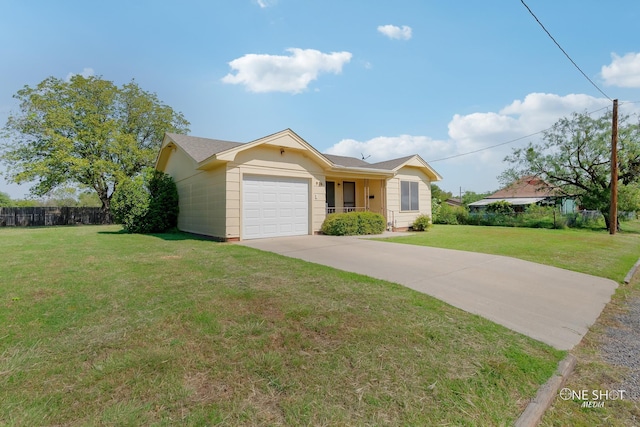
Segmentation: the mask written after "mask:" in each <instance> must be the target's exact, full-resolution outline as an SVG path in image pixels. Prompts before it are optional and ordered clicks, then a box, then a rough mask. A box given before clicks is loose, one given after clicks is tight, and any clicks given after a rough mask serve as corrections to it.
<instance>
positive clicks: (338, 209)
mask: <svg viewBox="0 0 640 427" xmlns="http://www.w3.org/2000/svg"><path fill="white" fill-rule="evenodd" d="M367 210H368V209H367V208H365V207H359V206H353V207H342V206H335V207H328V206H327V214H332V213H345V212H365V211H367Z"/></svg>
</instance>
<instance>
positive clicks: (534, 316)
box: [239, 236, 618, 350]
mask: <svg viewBox="0 0 640 427" xmlns="http://www.w3.org/2000/svg"><path fill="white" fill-rule="evenodd" d="M239 244H241V245H244V246H248V247H252V248H256V249H260V250H264V251H269V252H275V253H278V254H281V255H285V256H288V257H293V258H299V259H303V260H305V261H310V262H313V263H317V264H323V265H327V266H330V267H334V268H338V269H340V270H345V271H350V272H354V273H360V274H364V275H367V276H370V277H375V278H378V279H383V280H387V281H390V282H395V283H399V284H401V285H404V286H407V287H409V288H411V289H415V290H417V291H420V292H423V293H425V294H428V295H431V296H434V297H436V298H438V299H440V300H442V301H445V302H447V303H449V304H451V305H453V306H455V307H458V308H461V309H463V310H465V311H468V312H470V313H475V314H478V315H480V316H482V317H485V318H487V319H490V320H492V321H494V322H496V323H499V324H501V325H503V326H506V327H507V328H510V329H512V330H514V331H517V332H520V333H522V334H525V335H527V336H529V337H531V338H534V339H537V340H540V341H542V342H545V343H547V344H549V345H551V346H553V347H555V348H557V349H560V350H570V349H571V348H573V347H574V346H575V345H576V344H578V343H579V342H580V340H581V339H582V337H583V336H584V335H585V334H586V332H587V330H588V328H589V327H590V326H591V325H592V324H593V323H594V322H595V321H596V319H597V318H598V316H599V315H600V312H601V311H602V309H603V308H604V306H605V305H606V304H607V303H608V302H609V300H610V298H611V295H612V294H613V292H614V290H615V289H616V287H617V286H618V285H617V283H615V282H614V281H613V280H609V279H603V278H600V277H595V276H590V275H587V274H582V273H575V272H572V271H568V270H563V269H560V268H555V267H549V266H545V265H541V264H536V263H532V262H528V261H521V260H518V259H515V258H509V257H503V256H497V255H486V254H478V253H473V252H464V251H455V250H449V249H438V248H430V247H425V246H414V245H405V244H398V243H389V242H380V241H374V240H370V239H365V238H358V237H336V236H296V237H279V238H272V239H258V240H247V241H242V242H240V243H239Z"/></svg>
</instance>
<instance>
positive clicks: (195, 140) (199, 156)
mask: <svg viewBox="0 0 640 427" xmlns="http://www.w3.org/2000/svg"><path fill="white" fill-rule="evenodd" d="M167 135H168V136H169V137H170V138H171V139H173V140H174V141H175V142H176V143H177V144H178V145H179V146H180V147H181V148H182V149H183V150H184V151H186V152H187V154H189V155H190V156H191V157H193V159H194V160H195V161H196V162H201V161H203V160H205V159H207V158H209V157H211V156H213V155H214V154H217V153H220V152H222V151H226V150H229V149H231V148H235V147H237V146H239V145H243V143H242V142H232V141H222V140H219V139H209V138H199V137H197V136H188V135H181V134H177V133H167Z"/></svg>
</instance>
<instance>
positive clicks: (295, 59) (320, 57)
mask: <svg viewBox="0 0 640 427" xmlns="http://www.w3.org/2000/svg"><path fill="white" fill-rule="evenodd" d="M287 52H289V53H291V55H290V56H281V55H261V54H253V53H250V54H247V55H244V56H242V57H240V58H237V59H234V60H233V61H231V62H229V66H230V67H231V69H232V70H234V71H235V72H236V73H235V74H232V73H229V74H227V75H226V76H224V77H223V79H222V81H223V82H224V83H229V84H243V85H245V87H246V88H247V89H248V90H249V91H251V92H289V93H300V92H302V91H304V90H305V89H307V87H308V85H309V83H311V82H312V81H314V80H316V79H317V78H318V75H319V74H321V73H333V74H340V73H341V72H342V67H343V65H344V64H346V63H348V62H349V61H351V57H352V55H351V53H350V52H331V53H322V52H320V51H318V50H314V49H298V48H291V49H287Z"/></svg>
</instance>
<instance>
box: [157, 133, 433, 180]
mask: <svg viewBox="0 0 640 427" xmlns="http://www.w3.org/2000/svg"><path fill="white" fill-rule="evenodd" d="M261 145H270V146H275V147H279V148H280V149H281V150H289V149H291V150H296V151H303V152H305V153H306V155H308V156H309V157H311V158H312V159H314V160H315V161H316V162H318V163H319V164H320V165H322V166H323V168H327V169H335V170H339V171H343V172H344V171H350V172H352V173H361V174H362V173H365V174H368V173H369V172H367V171H370V173H377V174H384V175H388V176H393V175H394V174H395V173H396V172H397V171H398V170H399V169H400V168H402V167H405V166H408V167H415V168H419V169H423V170H424V171H425V172H426V174H427V176H428V177H429V178H430V179H431V180H432V181H439V180H441V179H442V177H441V176H440V175H439V174H438V173H437V172H436V171H435V170H434V169H433V168H431V166H429V164H428V163H427V162H425V161H424V160H423V159H422V158H421V157H420V156H419V155H417V154H414V155H411V156H405V157H400V158H397V159H392V160H386V161H383V162H377V163H367V162H366V161H365V160H363V159H359V158H357V157H348V156H338V155H334V154H321V153H320V152H319V151H318V150H316V149H315V148H314V147H313V146H312V145H310V144H309V143H308V142H306V141H305V140H304V139H302V138H301V137H300V136H298V135H297V134H296V133H295V132H294V131H292V130H291V129H285V130H283V131H280V132H277V133H274V134H271V135H268V136H265V137H262V138H259V139H256V140H254V141H251V142H247V143H242V142H233V141H224V140H220V139H211V138H200V137H195V136H189V135H181V134H176V133H166V134H165V138H164V141H163V143H162V147H161V148H160V152H159V153H158V157H157V159H156V168H158V169H159V170H162V169H163V168H164V167H165V165H166V162H167V160H168V156H170V152H171V151H172V150H175V149H176V147H178V148H179V149H181V150H182V151H183V152H184V153H186V154H187V155H188V156H189V157H190V158H191V159H192V160H193V161H194V162H195V167H196V168H197V169H206V168H208V167H211V165H214V164H220V163H225V162H230V161H233V160H234V159H235V158H236V156H237V155H238V153H240V152H243V151H245V150H250V149H252V148H254V147H258V146H261Z"/></svg>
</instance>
